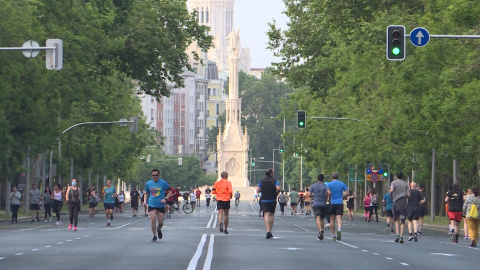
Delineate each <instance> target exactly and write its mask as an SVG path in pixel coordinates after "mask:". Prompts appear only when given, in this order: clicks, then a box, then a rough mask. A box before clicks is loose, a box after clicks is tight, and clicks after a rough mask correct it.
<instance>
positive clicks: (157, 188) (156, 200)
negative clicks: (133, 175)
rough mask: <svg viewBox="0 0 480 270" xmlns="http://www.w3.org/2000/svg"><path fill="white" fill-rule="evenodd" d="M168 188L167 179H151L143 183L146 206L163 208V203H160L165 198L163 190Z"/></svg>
mask: <svg viewBox="0 0 480 270" xmlns="http://www.w3.org/2000/svg"><path fill="white" fill-rule="evenodd" d="M169 188H170V186H169V185H168V183H167V181H165V180H163V179H158V181H157V182H155V181H153V179H151V180H149V181H148V182H147V184H145V191H147V192H148V206H149V207H154V208H165V203H162V200H163V199H165V191H166V190H168V189H169Z"/></svg>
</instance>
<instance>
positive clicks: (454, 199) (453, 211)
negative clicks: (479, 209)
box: [445, 182, 463, 244]
mask: <svg viewBox="0 0 480 270" xmlns="http://www.w3.org/2000/svg"><path fill="white" fill-rule="evenodd" d="M445 202H446V203H448V218H449V219H450V224H451V226H452V227H453V229H454V234H452V242H453V243H455V244H457V243H458V234H459V232H460V221H462V216H463V213H462V211H463V190H461V189H460V184H459V183H458V182H454V183H453V184H452V190H450V191H449V192H447V196H446V197H445Z"/></svg>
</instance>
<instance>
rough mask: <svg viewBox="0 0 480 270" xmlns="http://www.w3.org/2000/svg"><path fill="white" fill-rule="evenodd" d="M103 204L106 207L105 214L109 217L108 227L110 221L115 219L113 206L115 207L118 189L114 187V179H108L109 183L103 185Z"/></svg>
mask: <svg viewBox="0 0 480 270" xmlns="http://www.w3.org/2000/svg"><path fill="white" fill-rule="evenodd" d="M102 194H103V206H104V207H105V216H106V217H107V227H110V221H111V220H112V219H113V208H115V197H116V196H117V191H116V190H115V187H112V181H111V180H110V179H108V180H107V185H106V186H105V187H103V190H102Z"/></svg>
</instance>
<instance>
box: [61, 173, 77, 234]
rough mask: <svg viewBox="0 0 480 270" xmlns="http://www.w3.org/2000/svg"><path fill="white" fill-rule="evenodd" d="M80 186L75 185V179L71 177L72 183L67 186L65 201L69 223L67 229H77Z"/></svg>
mask: <svg viewBox="0 0 480 270" xmlns="http://www.w3.org/2000/svg"><path fill="white" fill-rule="evenodd" d="M80 194H81V193H80V187H78V186H77V179H72V185H71V186H69V187H68V189H67V194H66V196H65V201H66V202H67V204H68V213H69V214H70V225H68V229H69V230H71V229H72V225H73V230H74V231H76V230H77V223H78V212H79V211H80Z"/></svg>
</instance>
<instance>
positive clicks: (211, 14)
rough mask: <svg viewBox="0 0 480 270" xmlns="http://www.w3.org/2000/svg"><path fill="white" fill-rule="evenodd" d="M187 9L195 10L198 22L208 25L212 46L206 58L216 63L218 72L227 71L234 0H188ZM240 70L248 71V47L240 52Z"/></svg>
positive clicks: (224, 72)
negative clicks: (212, 41)
mask: <svg viewBox="0 0 480 270" xmlns="http://www.w3.org/2000/svg"><path fill="white" fill-rule="evenodd" d="M187 5H188V9H189V10H190V11H195V12H196V14H197V19H198V22H199V23H200V24H203V25H207V26H209V27H210V35H211V36H213V37H214V45H215V47H214V48H211V49H210V50H208V59H209V60H211V61H214V62H216V63H217V66H218V71H219V73H221V74H222V73H223V74H226V73H228V35H229V34H230V32H232V30H233V29H234V28H235V27H234V25H233V22H234V20H233V19H234V9H235V0H188V2H187ZM240 70H242V71H244V72H245V73H247V74H249V73H250V49H249V48H242V49H241V52H240Z"/></svg>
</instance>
